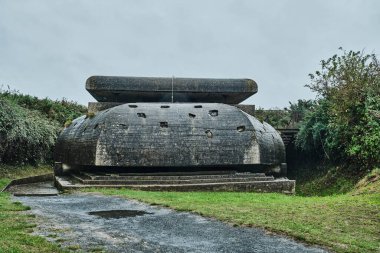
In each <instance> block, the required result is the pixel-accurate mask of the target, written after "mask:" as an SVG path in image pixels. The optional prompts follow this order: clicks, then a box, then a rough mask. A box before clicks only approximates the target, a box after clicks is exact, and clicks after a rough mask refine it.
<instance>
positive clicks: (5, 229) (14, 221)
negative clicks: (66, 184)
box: [0, 166, 64, 253]
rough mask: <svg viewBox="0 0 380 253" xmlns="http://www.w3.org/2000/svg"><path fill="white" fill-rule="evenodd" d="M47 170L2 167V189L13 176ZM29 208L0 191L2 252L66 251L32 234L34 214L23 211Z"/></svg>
mask: <svg viewBox="0 0 380 253" xmlns="http://www.w3.org/2000/svg"><path fill="white" fill-rule="evenodd" d="M21 171H22V172H21ZM31 171H33V172H31ZM50 171H51V168H50ZM46 172H49V170H48V168H47V167H42V168H36V169H35V170H33V168H32V167H30V166H28V167H20V168H18V169H15V170H12V169H11V170H10V167H7V168H5V167H1V168H0V189H3V188H4V187H5V186H6V184H8V183H9V182H10V181H11V179H13V178H19V177H23V176H24V175H27V176H28V175H38V174H44V173H46ZM27 173H29V174H27ZM4 176H7V177H6V178H5V177H4ZM28 209H29V208H28V207H26V206H23V205H22V204H21V203H19V202H13V201H12V200H11V198H10V194H8V193H3V192H0V252H7V253H8V252H22V253H24V252H38V253H39V252H64V251H62V250H61V249H60V248H59V247H58V245H54V244H52V243H49V242H48V241H46V240H45V239H44V238H42V237H39V236H33V235H31V234H30V233H31V232H32V231H33V227H34V226H35V225H34V224H33V223H34V216H33V215H28V214H25V213H23V212H21V211H24V210H28Z"/></svg>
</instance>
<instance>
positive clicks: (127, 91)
mask: <svg viewBox="0 0 380 253" xmlns="http://www.w3.org/2000/svg"><path fill="white" fill-rule="evenodd" d="M86 89H87V90H88V92H90V94H91V95H92V96H93V97H94V98H95V99H96V100H97V101H99V102H122V103H135V102H172V96H173V102H206V103H225V104H238V103H240V102H242V101H244V100H245V99H247V98H249V97H250V96H252V95H253V94H255V93H256V92H257V84H256V82H255V81H253V80H251V79H211V78H173V79H172V78H162V77H161V78H160V77H112V76H92V77H90V78H88V79H87V81H86ZM172 91H173V92H172Z"/></svg>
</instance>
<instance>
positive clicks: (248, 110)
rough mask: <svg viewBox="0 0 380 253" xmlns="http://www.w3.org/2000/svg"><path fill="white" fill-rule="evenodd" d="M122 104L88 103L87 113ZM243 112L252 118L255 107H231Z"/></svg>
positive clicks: (239, 105)
mask: <svg viewBox="0 0 380 253" xmlns="http://www.w3.org/2000/svg"><path fill="white" fill-rule="evenodd" d="M122 104H124V103H120V102H89V103H88V112H89V113H97V112H100V111H103V110H106V109H110V108H112V107H115V106H118V105H122ZM233 106H235V107H237V108H239V109H240V110H242V111H243V112H246V113H248V114H249V115H251V116H254V114H255V105H242V104H237V105H233Z"/></svg>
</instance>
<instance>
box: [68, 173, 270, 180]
mask: <svg viewBox="0 0 380 253" xmlns="http://www.w3.org/2000/svg"><path fill="white" fill-rule="evenodd" d="M75 175H76V176H77V177H79V178H81V179H82V180H194V179H223V178H226V179H230V178H242V177H244V178H253V179H255V178H271V179H273V177H272V176H266V175H265V174H264V173H236V172H234V173H228V174H194V175H189V174H187V173H186V174H184V173H176V174H173V173H121V174H116V173H105V174H97V173H88V172H79V173H76V174H75Z"/></svg>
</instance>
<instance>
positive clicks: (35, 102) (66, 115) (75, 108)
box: [0, 88, 87, 126]
mask: <svg viewBox="0 0 380 253" xmlns="http://www.w3.org/2000/svg"><path fill="white" fill-rule="evenodd" d="M0 98H4V99H6V100H8V101H12V102H14V103H15V104H17V105H19V106H21V107H23V108H26V109H30V110H36V111H39V112H40V113H41V114H43V115H44V116H45V117H46V118H48V119H50V120H53V121H58V122H59V123H60V124H61V125H62V126H63V125H64V123H65V122H66V121H68V120H73V119H75V118H77V117H79V116H81V115H83V114H84V113H86V111H87V108H86V107H85V106H83V105H80V104H78V103H76V102H73V101H68V100H67V99H65V98H63V99H62V100H56V101H53V100H51V99H48V98H44V99H39V98H38V97H33V96H30V95H24V94H21V93H19V92H17V91H12V90H10V89H9V88H8V90H1V89H0Z"/></svg>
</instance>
